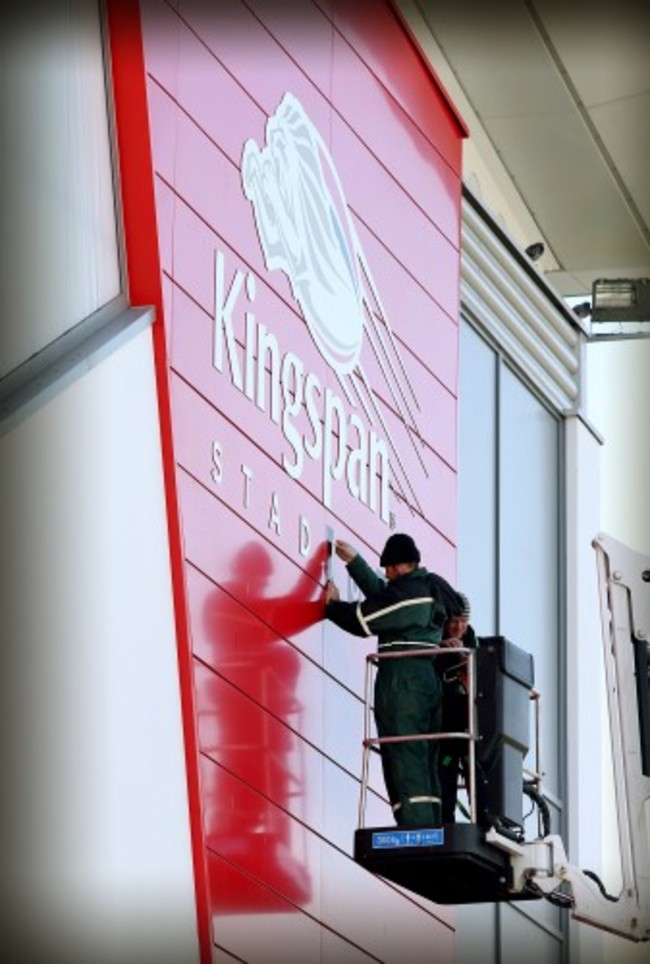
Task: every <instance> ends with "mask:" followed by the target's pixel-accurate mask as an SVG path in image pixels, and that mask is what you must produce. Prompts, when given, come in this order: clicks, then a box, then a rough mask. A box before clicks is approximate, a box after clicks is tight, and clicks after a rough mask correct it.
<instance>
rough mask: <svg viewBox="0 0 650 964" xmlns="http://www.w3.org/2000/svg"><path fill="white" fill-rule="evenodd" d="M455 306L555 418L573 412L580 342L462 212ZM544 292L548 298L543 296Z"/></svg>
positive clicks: (536, 285)
mask: <svg viewBox="0 0 650 964" xmlns="http://www.w3.org/2000/svg"><path fill="white" fill-rule="evenodd" d="M462 217H463V221H462V259H461V302H462V306H463V310H464V312H465V313H466V315H467V316H468V317H472V318H474V319H476V320H478V321H480V324H481V326H482V327H483V329H484V330H485V331H486V332H487V334H488V335H489V336H490V337H491V338H492V339H493V340H494V341H495V343H496V344H497V345H499V347H500V348H501V349H502V351H503V352H504V354H505V355H506V356H507V357H508V358H510V359H511V360H512V362H514V364H515V365H516V366H517V367H518V368H519V369H520V370H521V371H522V372H525V373H526V377H527V378H528V379H529V380H530V382H531V384H532V385H533V386H534V387H535V388H536V389H537V390H538V391H539V392H541V393H542V395H543V397H544V398H545V399H546V400H547V401H548V402H549V403H550V404H551V405H552V406H553V408H555V409H557V410H558V411H560V412H563V411H566V410H570V409H575V408H578V407H579V405H580V387H581V377H580V376H581V369H580V357H581V339H580V332H579V329H578V327H577V325H574V324H572V323H571V322H570V321H569V320H567V317H566V314H565V312H563V311H562V310H560V308H559V307H556V306H555V301H554V299H553V298H552V297H551V296H550V289H547V288H546V285H545V282H544V280H543V278H542V277H541V275H540V277H539V279H534V278H531V276H530V275H529V274H528V272H527V271H525V270H524V268H523V267H522V266H521V265H520V264H519V263H518V262H517V261H516V259H515V258H513V256H512V251H511V250H509V248H508V247H507V245H506V244H505V243H504V242H503V241H502V240H501V239H500V238H499V236H498V234H497V233H496V232H495V231H494V229H493V228H492V227H490V225H489V224H488V223H487V222H486V221H485V220H484V219H483V218H482V217H481V214H480V213H479V211H478V210H477V209H476V208H475V207H474V206H473V205H472V204H470V203H469V202H468V201H467V200H464V202H463V207H462ZM547 291H548V292H549V293H547Z"/></svg>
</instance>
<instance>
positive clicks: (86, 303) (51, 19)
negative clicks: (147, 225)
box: [0, 0, 121, 377]
mask: <svg viewBox="0 0 650 964" xmlns="http://www.w3.org/2000/svg"><path fill="white" fill-rule="evenodd" d="M3 20H6V21H7V22H6V23H4V22H3V23H2V26H1V29H0V151H1V153H0V177H1V178H2V185H3V212H2V219H0V224H1V225H2V226H1V227H0V260H1V263H2V285H1V286H0V292H1V293H0V317H1V318H2V334H1V344H0V377H1V376H2V375H4V374H6V373H7V372H8V371H11V370H12V369H14V368H15V367H17V366H18V365H20V364H21V363H22V362H24V361H25V360H27V359H28V358H30V357H31V356H32V355H34V354H35V353H37V352H38V351H40V350H41V349H42V348H44V347H45V346H46V345H48V344H49V343H51V342H52V341H54V340H55V339H56V338H58V337H59V336H60V335H62V334H63V333H64V332H66V331H67V330H68V329H70V328H72V327H73V326H75V325H76V324H78V323H79V322H81V321H83V320H84V319H85V318H87V317H88V316H90V315H91V314H93V313H94V312H95V311H97V310H98V309H99V308H101V307H103V306H104V305H106V304H107V303H109V302H110V301H112V300H113V299H115V298H116V297H117V296H118V295H119V294H120V290H121V277H120V263H119V255H118V233H117V228H116V215H115V196H114V185H113V174H112V163H111V149H110V130H109V120H108V109H107V97H106V77H105V73H104V52H103V43H102V32H101V19H100V14H99V8H98V5H96V4H92V3H88V2H87V0H50V2H49V3H47V4H43V3H40V2H38V0H25V2H23V3H21V4H20V5H19V7H17V8H14V7H12V9H11V11H10V13H8V14H6V15H3Z"/></svg>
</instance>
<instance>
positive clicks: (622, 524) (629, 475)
mask: <svg viewBox="0 0 650 964" xmlns="http://www.w3.org/2000/svg"><path fill="white" fill-rule="evenodd" d="M649 375H650V340H634V341H619V342H610V341H607V342H601V343H591V344H590V345H589V346H588V348H587V411H588V414H589V418H590V420H591V421H592V422H593V424H594V425H595V426H596V428H597V429H598V431H599V432H601V433H602V435H603V438H604V446H603V449H602V456H601V466H602V472H601V497H600V529H601V530H602V531H604V532H606V533H607V534H608V535H610V536H612V537H613V538H615V539H617V540H619V541H620V542H623V543H625V544H626V545H628V546H629V547H630V548H631V549H634V550H636V551H638V552H642V553H646V554H650V497H649V495H648V493H649V491H650V486H649V483H648V480H649V478H650V428H649V427H648V424H649V418H650V377H649ZM605 718H606V717H605V709H604V706H603V720H605ZM608 772H610V771H608V770H607V768H606V769H605V770H604V772H603V785H602V794H601V799H602V802H603V803H602V805H603V809H604V811H605V816H606V817H607V819H606V821H605V823H604V831H603V835H602V840H601V845H602V848H603V854H604V859H605V862H606V865H607V864H609V866H608V868H607V869H608V872H609V874H610V875H611V874H614V875H615V874H616V873H617V871H618V860H617V857H616V854H615V853H614V852H613V851H612V847H611V844H610V841H611V840H612V839H615V838H614V837H613V835H612V834H611V833H610V834H608V833H607V827H608V826H609V827H611V826H612V822H613V819H614V818H613V808H614V800H613V793H612V787H611V779H610V780H609V781H608V778H607V777H608ZM604 944H605V960H606V961H607V962H611V964H641V962H647V961H648V959H649V957H650V950H649V948H648V944H647V943H644V944H633V943H631V942H629V941H625V940H623V939H620V938H615V937H610V936H609V935H606V936H605V937H604Z"/></svg>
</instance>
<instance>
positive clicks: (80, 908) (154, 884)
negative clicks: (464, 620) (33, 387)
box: [0, 329, 198, 964]
mask: <svg viewBox="0 0 650 964" xmlns="http://www.w3.org/2000/svg"><path fill="white" fill-rule="evenodd" d="M0 467H1V475H0V480H1V481H0V495H1V498H0V532H1V533H2V540H1V543H0V560H1V571H2V578H1V580H0V612H1V613H2V648H1V650H0V680H1V683H0V687H1V705H2V707H3V724H2V737H1V738H0V746H1V750H2V760H1V765H2V772H3V808H2V815H1V818H0V819H1V823H0V826H1V827H2V831H3V833H2V861H1V863H2V868H3V869H2V875H3V878H4V880H3V885H2V892H3V903H4V904H5V906H6V916H5V920H4V921H3V923H2V925H1V926H2V944H3V949H4V950H5V952H6V951H7V949H8V948H11V949H15V950H16V953H17V955H18V956H17V957H16V959H20V960H21V961H29V962H31V961H37V960H38V961H40V960H44V961H45V960H47V961H50V962H51V961H72V960H75V961H82V960H86V961H91V960H92V961H93V962H94V964H96V962H113V961H118V960H120V961H128V962H129V964H140V962H143V964H144V962H151V964H154V962H155V964H165V962H169V964H184V962H186V961H195V960H196V959H197V957H198V952H197V940H196V923H195V902H194V890H193V879H192V868H191V853H190V839H189V822H188V809H187V794H186V787H185V763H184V751H183V745H182V735H181V717H180V702H179V686H178V673H177V657H176V641H175V632H174V625H173V614H172V605H171V589H170V572H169V556H168V545H167V531H166V522H165V513H164V503H163V487H162V470H161V458H160V443H159V432H158V415H157V407H156V394H155V384H154V375H153V361H152V346H151V331H150V329H147V330H146V331H144V332H142V333H140V334H139V335H138V336H136V337H135V338H133V339H132V340H131V341H129V342H128V343H127V344H126V345H124V346H123V347H122V348H120V349H119V351H117V352H115V353H114V354H112V355H111V356H110V357H109V358H107V359H106V360H104V361H103V362H102V363H101V364H100V365H99V366H97V367H95V368H93V369H92V370H91V371H90V372H89V373H88V374H86V375H85V376H84V377H83V378H81V379H80V380H78V381H77V382H76V383H75V384H74V385H72V386H71V387H70V388H68V389H67V390H66V391H64V392H63V393H61V394H59V395H58V396H57V397H56V398H55V399H54V400H53V401H51V402H50V403H49V404H48V405H47V406H46V407H44V408H42V409H41V410H40V411H38V412H37V413H36V414H35V415H33V416H32V417H31V418H30V419H28V420H27V421H25V422H23V423H22V424H21V425H19V426H18V427H17V428H15V429H14V430H13V431H12V432H11V433H9V434H7V435H5V436H4V437H2V438H0Z"/></svg>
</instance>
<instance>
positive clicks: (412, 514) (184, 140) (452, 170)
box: [0, 0, 603, 964]
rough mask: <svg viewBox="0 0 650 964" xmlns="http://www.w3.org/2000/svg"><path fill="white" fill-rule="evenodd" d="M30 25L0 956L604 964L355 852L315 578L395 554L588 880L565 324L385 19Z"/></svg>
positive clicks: (374, 771)
mask: <svg viewBox="0 0 650 964" xmlns="http://www.w3.org/2000/svg"><path fill="white" fill-rule="evenodd" d="M34 13H35V11H34V10H31V9H30V8H29V4H27V5H26V8H25V13H24V18H23V16H20V17H19V16H17V17H16V18H15V19H14V20H12V22H11V24H10V27H11V29H10V30H8V31H7V32H6V34H5V41H4V44H5V48H6V49H5V53H6V63H7V78H8V84H7V85H6V87H5V89H6V92H7V93H6V98H7V108H8V109H7V111H6V116H7V118H8V120H7V129H8V130H11V132H12V137H11V141H10V145H11V146H10V149H9V152H8V155H7V160H6V161H5V164H6V176H5V177H4V182H5V184H6V185H7V188H8V190H7V197H8V199H9V202H10V203H9V205H8V212H9V214H8V217H7V218H6V219H5V225H4V227H3V251H6V252H7V255H6V258H3V262H4V268H3V270H4V272H5V278H4V279H3V291H4V295H3V299H4V303H3V350H2V369H1V371H0V374H1V376H2V383H1V387H2V396H1V401H2V418H3V434H2V437H1V438H0V457H1V459H2V489H3V498H2V503H1V509H0V511H1V512H2V514H3V519H2V528H3V531H4V532H5V533H7V538H6V539H5V540H4V548H3V556H4V560H3V566H4V575H3V612H4V613H5V614H6V616H5V624H6V627H7V640H8V645H7V646H5V647H3V661H4V668H3V680H4V681H5V683H4V687H3V696H4V697H5V704H6V707H7V719H8V724H9V725H8V726H7V727H6V728H5V729H6V735H5V738H4V747H3V750H4V759H5V760H6V761H7V762H6V769H7V773H8V774H9V779H8V784H7V786H8V791H7V794H6V801H5V814H6V819H4V820H3V824H4V826H5V828H7V832H6V845H5V849H6V853H7V858H8V859H7V861H6V865H7V868H8V872H7V881H6V883H5V887H4V890H5V898H6V899H5V904H6V907H7V911H8V912H7V916H6V919H7V925H6V928H7V931H6V932H7V939H8V940H9V941H10V942H11V946H12V948H13V947H15V948H16V949H17V950H19V951H21V952H22V953H23V955H24V957H23V959H24V960H41V959H45V958H47V959H49V960H53V959H54V960H57V959H59V957H60V959H61V960H63V959H70V955H71V954H72V953H76V954H85V955H86V956H88V958H89V959H90V958H91V957H92V959H97V960H106V961H112V960H116V959H117V958H118V957H120V958H121V959H128V960H132V961H143V962H144V961H156V962H163V961H169V962H174V964H179V962H182V961H185V960H187V961H196V960H201V961H208V960H214V961H224V962H225V961H231V960H238V961H251V962H257V961H259V962H263V964H270V962H273V961H283V962H288V961H292V960H295V961H304V960H316V961H323V962H328V961H330V962H333V961H336V962H337V964H339V962H341V961H350V962H352V961H355V962H356V961H362V960H381V961H387V962H389V961H404V960H408V961H409V962H416V961H423V962H424V961H433V960H436V961H450V962H451V961H459V962H473V961H478V960H481V961H488V962H489V961H494V962H495V964H496V962H500V964H501V962H502V964H508V962H510V961H513V962H514V961H518V960H519V959H520V958H521V953H522V948H524V947H525V948H526V951H527V954H528V958H529V960H531V961H535V962H537V961H539V962H560V961H566V960H569V959H572V960H576V961H577V960H582V958H583V957H584V958H585V959H587V957H588V959H589V960H590V961H595V960H598V959H599V956H600V957H602V954H603V945H602V942H601V941H600V939H599V938H597V937H596V936H594V935H593V933H592V932H585V929H579V928H577V927H575V928H571V929H569V927H568V922H567V920H566V916H565V914H564V912H563V911H560V910H559V909H558V908H556V907H553V906H551V905H550V904H541V903H538V902H535V903H534V904H533V905H529V904H526V906H520V905H506V904H503V905H491V904H490V905H477V906H475V907H463V908H453V907H448V906H441V905H435V904H432V903H430V902H428V901H426V900H425V899H423V898H420V897H418V896H417V895H415V894H413V893H410V892H407V891H403V890H400V889H399V888H397V887H395V886H393V885H391V884H389V883H387V882H386V881H383V880H381V879H379V878H376V877H374V876H372V875H370V874H368V873H367V872H366V871H364V870H363V869H362V868H360V867H359V866H358V865H357V864H355V862H354V861H353V860H352V858H351V847H352V838H353V831H354V828H355V826H356V821H357V806H358V798H359V781H360V764H361V737H362V729H363V685H364V673H365V657H366V655H367V654H368V653H370V652H371V651H372V648H373V642H372V640H370V641H368V642H367V643H363V642H359V641H352V640H351V639H350V638H349V637H347V636H345V635H344V634H342V633H340V631H339V630H337V629H336V627H334V626H333V625H332V624H331V623H325V622H324V621H323V619H322V614H323V585H324V581H325V578H326V576H327V574H328V573H329V572H333V575H334V577H335V578H336V580H337V582H338V583H339V585H341V586H342V588H343V592H344V594H345V595H346V596H347V598H354V589H353V587H352V586H351V585H348V584H347V583H346V578H345V573H344V571H343V568H342V566H341V564H340V563H339V562H338V560H331V559H330V558H329V557H328V544H329V541H330V540H331V539H332V538H333V537H339V538H345V539H347V540H348V541H350V542H352V543H353V544H354V545H355V546H357V547H358V548H359V550H360V551H361V552H362V553H363V555H364V556H366V558H368V560H369V561H371V562H373V563H376V561H377V559H378V553H379V552H380V550H381V547H382V545H383V543H384V541H385V539H386V538H387V536H388V535H390V533H391V532H393V531H407V532H410V533H411V534H412V535H413V536H414V538H415V539H416V542H417V543H418V545H420V547H421V549H422V552H423V558H424V562H425V564H426V565H427V566H428V567H429V568H431V569H434V570H436V571H438V572H440V573H441V574H442V575H444V576H446V577H447V578H448V579H449V580H451V581H452V582H454V583H456V584H457V585H458V586H459V588H460V589H462V590H463V591H465V592H466V593H467V594H468V595H469V596H470V597H471V599H472V605H473V618H474V621H475V624H476V626H477V629H478V630H479V631H480V632H481V633H482V634H483V635H494V634H502V635H505V636H507V637H509V638H511V639H512V640H513V641H515V642H516V643H517V644H518V645H520V646H521V647H522V648H524V649H526V650H527V651H529V652H532V653H533V655H534V658H535V667H536V686H537V687H538V688H539V689H540V691H541V692H542V697H543V708H544V709H543V713H542V724H541V744H542V756H543V766H544V771H545V785H544V788H545V793H546V795H547V798H548V800H549V802H550V806H551V811H552V820H553V825H554V829H556V830H557V831H559V832H561V833H562V834H563V835H565V836H566V838H567V840H568V842H569V845H570V846H573V845H574V846H575V847H577V848H579V850H580V853H581V859H582V857H583V856H584V859H585V861H586V862H587V863H588V862H589V861H590V860H591V861H592V864H591V865H593V862H594V861H595V863H596V865H598V862H599V860H600V856H601V855H600V850H601V848H600V845H599V844H598V843H597V842H596V841H595V840H594V835H593V832H592V830H593V827H595V826H598V820H599V813H598V807H597V805H595V804H594V797H593V796H592V791H593V790H594V788H597V787H598V785H599V784H598V781H599V780H600V778H601V777H600V772H599V770H598V769H597V768H595V767H594V766H593V765H591V764H592V763H593V759H592V757H590V758H589V764H590V765H587V764H586V762H585V747H589V746H591V743H590V740H589V738H588V735H587V734H588V733H589V731H590V729H593V728H594V726H598V725H599V724H598V717H597V715H596V717H595V718H592V717H591V716H590V714H593V713H595V712H596V711H595V709H594V707H593V703H591V702H590V695H591V694H592V693H593V689H594V687H601V686H602V680H601V679H600V676H599V671H598V668H597V666H595V665H593V661H592V660H590V658H589V657H590V652H589V645H588V641H589V640H591V639H592V638H593V634H594V633H596V635H597V634H598V632H599V629H598V626H597V605H596V588H595V565H594V564H593V562H592V560H591V557H590V553H591V550H590V540H591V538H592V537H593V535H594V533H595V532H596V531H597V529H598V513H599V509H598V484H597V480H598V459H599V449H600V447H601V439H600V438H599V436H598V435H597V433H596V432H595V431H594V430H593V429H592V428H591V426H590V425H589V423H588V422H587V421H586V418H585V409H584V339H585V330H584V328H583V327H581V323H580V322H579V320H578V319H577V318H576V317H575V316H574V315H573V313H572V312H570V311H569V310H568V309H567V308H566V307H565V306H564V304H563V303H562V301H561V300H560V299H559V298H558V297H557V296H556V295H554V293H553V292H552V291H551V290H550V288H548V287H547V286H546V285H545V283H544V281H543V279H542V278H541V277H540V276H539V274H538V273H537V272H536V271H535V270H533V269H532V268H531V266H530V265H529V264H528V263H527V262H526V259H525V258H524V257H523V256H522V254H521V253H520V252H519V251H518V250H517V248H516V246H515V245H514V244H513V243H512V241H511V240H510V239H509V237H508V236H507V234H506V233H505V232H504V231H503V230H502V228H501V227H500V226H499V225H498V224H496V223H495V221H494V220H493V219H492V218H491V216H490V214H489V213H488V212H487V210H486V209H485V208H484V207H483V206H482V204H481V202H480V200H479V198H478V197H476V196H475V195H474V194H473V193H472V191H471V190H470V188H469V187H468V186H467V184H465V185H464V184H463V165H462V147H463V142H464V139H465V138H466V136H467V133H468V132H467V129H466V127H465V124H464V121H463V119H462V118H461V117H460V115H459V113H458V111H457V109H456V107H455V106H454V104H453V103H452V101H451V100H450V98H449V96H448V94H447V93H446V91H445V89H444V88H443V86H442V85H441V83H440V82H439V80H438V78H437V76H436V75H435V73H434V72H433V70H432V68H431V66H430V64H429V63H428V62H427V60H426V58H425V57H424V56H423V53H422V51H421V49H420V48H419V47H418V45H417V43H416V41H415V40H414V38H413V36H412V34H411V31H410V29H409V27H408V25H407V23H406V22H405V20H404V19H403V17H402V15H401V14H400V12H399V10H398V9H397V7H396V6H394V5H392V4H391V3H388V2H385V3H384V2H381V0H377V3H373V4H372V5H371V8H369V7H368V6H367V5H354V4H344V3H339V2H338V0H330V2H327V3H320V2H318V3H317V2H314V3H304V4H301V5H298V6H296V7H292V6H291V5H275V4H266V3H263V2H259V3H258V2H256V0H246V2H241V0H237V2H235V0H232V2H220V3H219V4H218V5H216V7H214V8H213V7H212V6H210V5H208V4H206V3H203V2H193V0H187V2H183V3H174V4H171V3H166V2H164V0H142V2H140V3H138V2H130V3H119V2H115V3H111V2H109V3H108V4H107V5H106V7H104V6H101V7H99V6H98V7H97V8H95V6H94V5H93V4H87V3H73V2H64V0H60V2H59V3H55V4H52V6H51V10H50V12H49V14H48V15H46V16H44V17H43V20H42V22H41V23H40V25H39V26H35V23H34V18H33V15H34ZM584 476H588V477H589V478H590V479H592V480H594V482H593V484H592V485H591V486H590V487H589V488H588V490H586V489H585V487H584V486H583V485H582V484H581V480H582V478H583V477H584ZM583 648H584V651H583ZM585 659H586V660H587V664H588V665H589V666H590V667H591V669H590V671H589V673H588V674H586V673H585V671H584V665H585V663H584V660H585ZM585 721H586V722H585ZM596 792H597V790H596ZM391 819H392V818H391V815H390V810H389V807H388V804H387V802H386V801H385V799H384V795H383V784H382V780H381V774H380V770H379V767H378V766H375V765H374V763H373V765H372V767H371V776H370V792H369V795H368V807H367V813H366V815H365V820H366V823H367V824H368V825H378V826H379V825H386V824H389V823H390V822H391ZM596 869H598V867H597V868H596ZM35 915H37V917H38V921H39V926H38V927H35V926H34V919H35Z"/></svg>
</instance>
